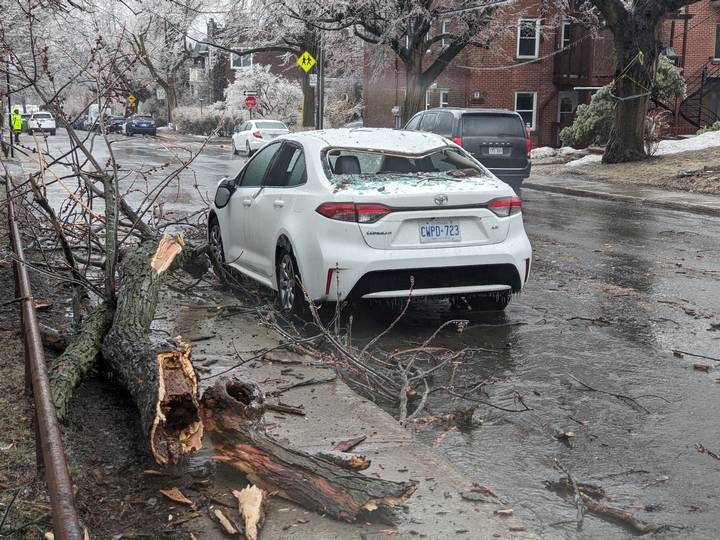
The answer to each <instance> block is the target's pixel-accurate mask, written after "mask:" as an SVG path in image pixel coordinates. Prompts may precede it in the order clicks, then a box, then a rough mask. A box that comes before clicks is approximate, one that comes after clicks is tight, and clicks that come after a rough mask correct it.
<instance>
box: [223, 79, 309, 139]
mask: <svg viewBox="0 0 720 540" xmlns="http://www.w3.org/2000/svg"><path fill="white" fill-rule="evenodd" d="M247 90H254V91H256V92H257V93H258V94H257V108H256V109H255V111H254V113H255V114H257V116H259V117H261V118H273V119H277V120H282V121H283V122H285V123H286V124H289V125H294V124H296V123H297V119H298V113H299V111H300V101H301V99H302V90H301V89H300V85H299V84H297V83H293V82H290V81H288V80H287V79H286V78H285V77H282V76H280V75H276V74H274V73H271V72H270V66H257V65H255V66H252V67H248V68H244V69H243V70H242V71H241V73H240V76H238V77H237V78H236V79H235V82H234V83H233V84H231V85H230V86H228V88H227V90H226V91H225V103H226V106H227V108H228V109H229V110H230V111H238V110H242V109H244V108H245V95H244V94H243V92H244V91H247Z"/></svg>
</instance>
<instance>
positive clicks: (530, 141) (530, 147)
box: [525, 134, 532, 157]
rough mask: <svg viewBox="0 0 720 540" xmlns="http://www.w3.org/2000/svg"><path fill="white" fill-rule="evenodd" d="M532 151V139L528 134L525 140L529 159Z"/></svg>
mask: <svg viewBox="0 0 720 540" xmlns="http://www.w3.org/2000/svg"><path fill="white" fill-rule="evenodd" d="M531 150H532V138H531V137H530V135H529V134H528V135H527V138H526V139H525V151H526V152H527V155H528V157H529V156H530V151H531Z"/></svg>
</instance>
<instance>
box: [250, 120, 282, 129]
mask: <svg viewBox="0 0 720 540" xmlns="http://www.w3.org/2000/svg"><path fill="white" fill-rule="evenodd" d="M255 125H256V126H257V127H258V129H287V126H286V125H285V124H283V123H282V122H275V121H272V120H263V121H261V122H255Z"/></svg>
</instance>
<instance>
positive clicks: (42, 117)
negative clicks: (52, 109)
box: [27, 112, 57, 135]
mask: <svg viewBox="0 0 720 540" xmlns="http://www.w3.org/2000/svg"><path fill="white" fill-rule="evenodd" d="M27 130H28V133H35V132H36V131H40V132H42V133H49V134H50V135H55V132H56V130H57V125H56V124H55V118H53V115H52V114H51V113H49V112H36V113H33V114H32V115H31V116H30V118H28V123H27Z"/></svg>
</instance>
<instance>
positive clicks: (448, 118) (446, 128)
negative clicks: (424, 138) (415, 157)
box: [433, 113, 455, 137]
mask: <svg viewBox="0 0 720 540" xmlns="http://www.w3.org/2000/svg"><path fill="white" fill-rule="evenodd" d="M454 123H455V117H454V116H453V115H452V114H450V113H442V114H439V115H438V119H437V123H436V124H435V129H433V133H437V134H438V135H442V136H443V137H452V136H453V124H454Z"/></svg>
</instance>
